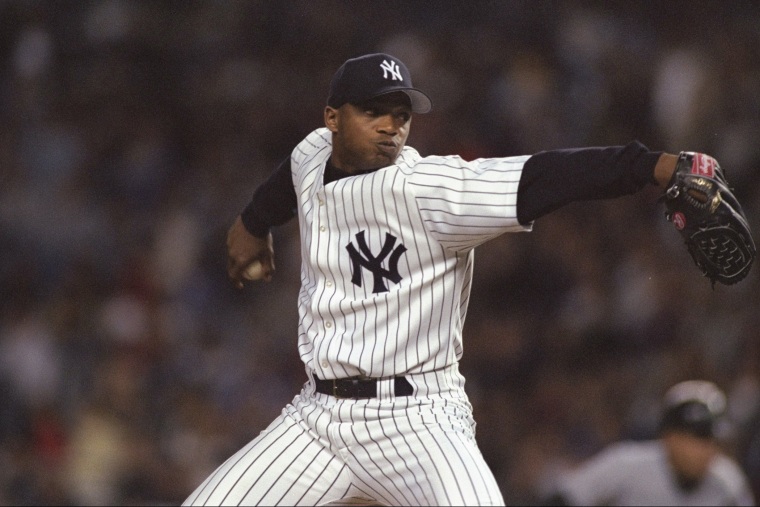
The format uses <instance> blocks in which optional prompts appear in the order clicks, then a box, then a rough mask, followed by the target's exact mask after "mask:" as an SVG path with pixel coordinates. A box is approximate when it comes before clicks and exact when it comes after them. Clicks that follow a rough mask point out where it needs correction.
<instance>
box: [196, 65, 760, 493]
mask: <svg viewBox="0 0 760 507" xmlns="http://www.w3.org/2000/svg"><path fill="white" fill-rule="evenodd" d="M430 109H431V101H430V99H429V98H428V97H427V95H425V94H424V93H423V92H421V91H419V90H417V89H415V88H414V87H413V85H412V79H411V76H410V74H409V71H408V69H407V68H406V66H405V65H404V64H403V63H402V62H401V61H400V60H399V59H397V58H394V57H392V56H390V55H387V54H370V55H365V56H362V57H359V58H354V59H350V60H348V61H346V62H345V63H344V64H343V65H342V66H341V67H340V69H338V71H337V72H336V74H335V76H334V77H333V79H332V82H331V84H330V92H329V97H328V99H327V107H325V110H324V122H325V128H320V129H317V130H315V131H314V132H312V133H311V134H309V135H308V136H307V137H306V138H305V139H304V140H303V141H302V142H300V143H299V144H298V145H297V146H296V147H295V149H294V150H293V151H292V153H291V154H290V156H289V157H288V158H287V159H286V160H285V161H283V163H282V164H281V165H280V166H279V167H278V168H277V169H276V170H275V171H274V173H273V174H272V175H271V177H270V178H269V179H268V180H267V181H266V182H265V183H264V184H263V185H261V186H260V187H259V188H258V189H257V190H256V192H255V193H254V196H253V199H252V200H251V203H250V204H249V205H248V206H247V207H246V209H245V210H244V211H243V212H242V213H241V215H240V216H239V217H238V218H237V219H236V221H235V223H234V224H233V225H232V227H231V228H230V230H229V233H228V238H227V247H228V254H229V264H228V273H229V276H230V278H231V279H232V280H233V281H234V282H235V283H236V284H237V285H238V286H239V287H242V286H243V283H244V282H245V280H246V279H247V278H248V279H250V278H263V279H265V280H270V279H271V278H272V275H273V273H274V251H273V246H272V237H271V234H270V232H269V231H270V228H271V227H272V226H276V225H280V224H283V223H285V222H286V221H288V220H290V219H291V218H292V217H294V216H298V220H299V226H300V235H301V258H302V264H301V266H302V267H301V282H302V283H301V290H300V293H299V295H298V309H299V315H300V323H299V336H298V350H299V352H300V355H301V358H302V360H303V362H304V365H305V367H306V378H307V379H308V381H307V382H306V383H305V384H304V387H303V390H302V391H301V392H300V394H298V395H297V396H296V397H295V398H294V399H293V401H292V402H291V403H289V404H288V405H287V406H286V407H285V409H284V410H283V412H282V414H281V415H280V416H279V417H278V418H277V419H276V420H275V421H274V422H273V423H272V424H271V425H270V426H269V427H268V428H267V429H266V430H264V431H263V432H262V433H261V434H260V435H259V436H258V437H257V438H255V439H254V440H253V441H252V442H250V443H249V444H248V445H247V446H245V447H244V448H243V449H241V450H240V451H239V452H238V453H236V454H235V455H234V456H232V457H231V458H230V459H229V460H227V461H226V462H225V463H224V464H222V465H221V466H220V467H219V468H218V469H217V470H216V471H215V472H214V473H212V474H211V476H209V477H208V479H207V480H206V481H205V482H204V483H203V484H201V485H200V486H199V487H198V488H197V489H196V491H195V492H193V493H192V495H190V496H189V498H188V499H187V500H186V503H187V504H196V505H220V504H241V503H242V504H266V505H277V504H287V505H295V504H307V505H317V504H322V503H326V502H338V501H343V502H353V503H356V502H375V503H381V504H388V505H444V504H447V505H497V504H503V502H504V500H503V498H502V495H501V493H500V491H499V487H498V485H497V483H496V480H495V479H494V476H493V474H492V472H491V470H490V469H489V467H488V466H487V464H486V463H485V461H484V459H483V457H482V455H481V453H480V451H479V449H478V446H477V444H476V441H475V432H474V422H473V419H472V410H471V406H470V403H469V401H468V398H467V394H466V393H465V391H464V378H463V377H462V375H461V374H460V372H459V368H458V362H459V359H460V357H461V354H462V327H463V325H464V321H465V316H466V313H467V305H468V301H469V293H470V285H471V280H472V270H473V259H474V251H473V249H474V248H475V247H476V246H478V245H480V244H482V243H484V242H485V241H488V240H490V239H493V238H496V237H497V236H499V235H501V234H503V233H505V232H517V231H528V230H530V229H531V227H532V224H533V222H534V221H535V220H536V219H538V218H539V217H541V216H542V215H544V214H546V213H549V212H551V211H553V210H556V209H557V208H559V207H561V206H563V205H565V204H567V203H569V202H572V201H577V200H584V199H598V198H612V197H616V196H621V195H625V194H631V193H634V192H636V191H638V190H640V189H642V188H643V187H646V186H647V185H650V184H657V185H659V186H660V187H662V188H663V189H664V188H666V187H669V188H674V186H670V185H669V183H671V179H672V178H673V176H674V172H675V173H678V172H679V171H678V170H676V168H677V166H678V167H682V168H683V169H682V170H683V171H684V172H691V171H692V168H693V167H700V166H699V164H698V162H705V163H708V165H709V167H710V168H711V169H712V170H713V172H714V173H715V174H714V175H719V174H718V173H719V170H718V169H717V163H715V161H714V160H713V159H712V158H710V157H707V156H705V155H701V154H685V155H683V156H681V157H680V158H679V157H678V156H676V155H672V154H667V153H660V152H652V151H650V150H648V149H647V148H646V147H645V146H643V145H641V144H640V143H638V142H632V143H630V144H628V145H626V146H615V147H608V148H588V149H579V150H559V151H549V152H543V153H539V154H536V155H533V156H520V157H509V158H490V159H478V160H474V161H465V160H463V159H462V158H460V157H458V156H430V157H422V156H420V155H419V153H417V151H415V150H414V149H413V148H411V147H408V146H406V140H407V137H408V135H409V129H410V126H411V120H412V114H414V113H426V112H428V111H429V110H430ZM451 127H452V128H456V124H452V126H451ZM721 178H722V176H721ZM715 181H718V180H717V179H716V180H715ZM673 198H675V196H673ZM740 211H741V210H739V212H740ZM690 221H691V218H689V222H690ZM259 263H260V267H259V268H258V269H259V274H253V275H251V274H248V275H247V274H246V273H247V270H248V269H249V267H251V266H258V265H259ZM746 269H748V267H746ZM734 271H735V270H734ZM734 271H731V276H734V274H735V273H734ZM744 274H746V270H745V266H742V274H741V276H743V275H744ZM741 276H737V277H736V279H739V278H740V277H741ZM721 281H723V280H721ZM732 281H733V280H732Z"/></svg>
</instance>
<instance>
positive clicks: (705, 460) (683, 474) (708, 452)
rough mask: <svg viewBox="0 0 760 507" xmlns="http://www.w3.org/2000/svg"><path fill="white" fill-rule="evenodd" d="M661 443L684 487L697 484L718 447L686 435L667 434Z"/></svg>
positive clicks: (708, 440)
mask: <svg viewBox="0 0 760 507" xmlns="http://www.w3.org/2000/svg"><path fill="white" fill-rule="evenodd" d="M663 442H664V443H665V448H666V449H667V451H668V456H669V458H670V462H671V464H672V466H673V469H674V470H675V472H676V475H677V476H678V478H679V479H680V480H681V481H683V483H684V485H685V486H688V485H690V484H693V485H696V484H699V483H700V482H701V481H702V479H703V478H704V476H705V474H706V473H707V469H708V468H709V466H710V462H711V461H712V459H713V458H714V457H715V455H716V454H717V453H718V445H717V444H716V443H715V442H714V441H713V440H710V439H706V438H699V437H696V436H694V435H690V434H688V433H683V432H678V431H672V432H667V433H666V434H665V435H663Z"/></svg>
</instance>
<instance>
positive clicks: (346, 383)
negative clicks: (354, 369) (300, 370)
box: [314, 375, 414, 399]
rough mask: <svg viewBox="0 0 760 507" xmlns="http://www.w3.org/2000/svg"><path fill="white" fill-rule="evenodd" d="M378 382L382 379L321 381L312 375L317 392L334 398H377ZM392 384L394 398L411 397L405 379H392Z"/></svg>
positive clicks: (409, 385) (410, 389) (408, 385)
mask: <svg viewBox="0 0 760 507" xmlns="http://www.w3.org/2000/svg"><path fill="white" fill-rule="evenodd" d="M380 380H382V379H376V378H339V379H330V380H321V379H318V378H317V376H316V375H314V384H315V386H316V388H317V392H318V393H322V394H329V395H330V396H335V397H336V398H353V399H359V398H377V383H378V381H380ZM393 384H394V393H395V395H396V396H411V394H412V393H414V388H413V387H412V384H410V383H409V381H408V380H407V379H406V378H405V377H393Z"/></svg>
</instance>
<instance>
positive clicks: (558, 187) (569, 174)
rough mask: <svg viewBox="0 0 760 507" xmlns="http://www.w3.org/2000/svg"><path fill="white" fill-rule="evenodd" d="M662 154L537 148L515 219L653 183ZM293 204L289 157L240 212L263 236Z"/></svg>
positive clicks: (631, 147)
mask: <svg viewBox="0 0 760 507" xmlns="http://www.w3.org/2000/svg"><path fill="white" fill-rule="evenodd" d="M661 154H662V152H653V151H649V149H647V147H646V146H644V145H643V144H641V143H639V142H638V141H634V142H632V143H629V144H627V145H625V146H610V147H604V148H578V149H566V150H552V151H543V152H539V153H537V154H535V155H533V156H531V157H530V158H529V159H528V160H527V162H526V163H525V166H524V167H523V173H522V177H521V178H520V184H519V186H518V192H517V220H518V221H519V222H520V223H521V224H523V225H525V224H529V223H530V222H533V221H534V220H536V219H538V218H540V217H542V216H544V215H546V214H548V213H551V212H552V211H555V210H557V209H559V208H561V207H562V206H565V205H566V204H569V203H571V202H574V201H584V200H592V199H609V198H613V197H619V196H623V195H629V194H633V193H635V192H637V191H639V190H640V189H642V188H643V187H644V186H646V185H648V184H656V181H655V179H654V167H655V165H656V164H657V161H658V159H659V158H660V155H661ZM336 177H339V176H335V175H333V177H332V178H331V179H336ZM296 206H297V200H296V193H295V188H294V187H293V180H292V176H291V168H290V157H288V158H286V159H285V160H283V162H282V163H281V164H280V165H279V167H278V168H277V169H276V170H275V171H274V172H273V173H272V174H271V175H270V177H269V178H268V179H267V180H266V181H265V182H264V183H262V184H261V185H260V186H259V187H258V188H257V189H256V191H255V192H254V194H253V198H252V199H251V202H250V203H249V204H248V206H246V207H245V209H244V210H243V212H242V213H241V214H240V216H241V219H242V221H243V225H245V228H246V229H247V230H248V232H250V233H251V234H253V235H254V236H258V237H264V236H266V235H267V234H268V233H269V229H270V228H271V227H273V226H277V225H282V224H284V223H285V222H287V221H288V220H290V219H291V218H293V217H294V216H295V214H296Z"/></svg>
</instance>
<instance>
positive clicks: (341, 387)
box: [332, 379, 359, 400]
mask: <svg viewBox="0 0 760 507" xmlns="http://www.w3.org/2000/svg"><path fill="white" fill-rule="evenodd" d="M347 380H350V381H351V384H350V386H351V387H352V388H353V389H349V387H348V386H349V384H348V382H346V381H347ZM358 386H359V379H333V381H332V395H333V396H334V397H335V398H339V399H341V400H350V399H357V398H358V389H357V388H358Z"/></svg>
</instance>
